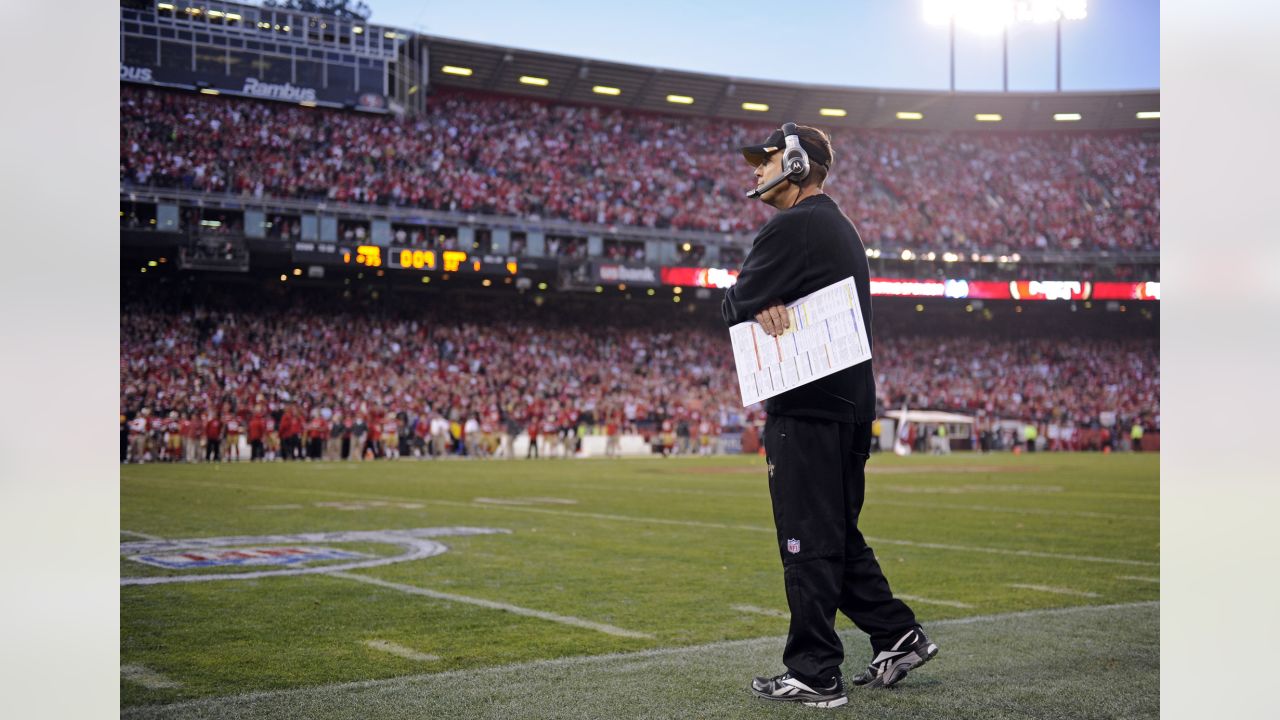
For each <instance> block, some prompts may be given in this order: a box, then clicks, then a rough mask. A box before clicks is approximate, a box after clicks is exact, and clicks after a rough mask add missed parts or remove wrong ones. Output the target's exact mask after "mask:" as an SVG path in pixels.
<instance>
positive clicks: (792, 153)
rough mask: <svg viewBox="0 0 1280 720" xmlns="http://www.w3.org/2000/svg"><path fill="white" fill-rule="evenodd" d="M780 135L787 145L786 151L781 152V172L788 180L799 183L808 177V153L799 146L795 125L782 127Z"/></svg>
mask: <svg viewBox="0 0 1280 720" xmlns="http://www.w3.org/2000/svg"><path fill="white" fill-rule="evenodd" d="M782 134H783V137H784V139H785V142H786V144H787V149H786V150H784V151H782V171H783V172H784V173H786V175H787V179H788V180H790V181H792V182H800V181H801V180H804V179H805V178H807V177H809V153H807V152H805V151H804V148H803V147H801V146H800V136H799V135H798V134H797V133H796V124H795V123H786V124H785V125H783V126H782Z"/></svg>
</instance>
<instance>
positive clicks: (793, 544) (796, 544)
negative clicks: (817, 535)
mask: <svg viewBox="0 0 1280 720" xmlns="http://www.w3.org/2000/svg"><path fill="white" fill-rule="evenodd" d="M787 552H789V553H791V554H792V555H795V554H796V553H798V552H800V541H799V540H797V539H795V538H791V539H790V540H788V541H787Z"/></svg>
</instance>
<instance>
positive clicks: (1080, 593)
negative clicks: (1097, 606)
mask: <svg viewBox="0 0 1280 720" xmlns="http://www.w3.org/2000/svg"><path fill="white" fill-rule="evenodd" d="M1007 584H1008V586H1009V587H1011V588H1022V589H1023V590H1035V591H1037V592H1047V593H1053V594H1055V595H1074V596H1076V597H1090V598H1096V597H1102V596H1101V595H1099V594H1098V593H1096V592H1089V591H1088V590H1073V589H1071V588H1060V587H1052V586H1050V585H1031V584H1028V583H1007Z"/></svg>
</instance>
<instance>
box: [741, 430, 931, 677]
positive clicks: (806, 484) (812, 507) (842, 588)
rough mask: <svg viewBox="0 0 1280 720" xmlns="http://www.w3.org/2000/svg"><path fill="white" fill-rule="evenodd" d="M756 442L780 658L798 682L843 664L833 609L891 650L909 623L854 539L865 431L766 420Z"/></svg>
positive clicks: (867, 446) (866, 450)
mask: <svg viewBox="0 0 1280 720" xmlns="http://www.w3.org/2000/svg"><path fill="white" fill-rule="evenodd" d="M764 435H765V451H766V452H767V453H768V455H767V462H768V463H769V497H770V498H771V499H772V501H773V519H774V524H775V525H776V527H777V530H778V550H779V553H780V554H781V555H782V570H783V581H784V584H785V586H786V592H787V605H788V606H789V607H790V609H791V628H790V630H789V632H788V633H787V644H786V648H785V649H784V650H783V653H782V660H783V663H784V664H785V665H786V666H787V668H788V669H789V670H791V672H792V673H793V674H795V675H796V676H798V677H799V678H801V679H804V680H812V681H821V680H825V679H826V678H828V677H830V676H831V675H832V674H833V673H834V672H835V671H837V670H838V669H839V667H840V665H841V663H842V662H843V661H844V648H843V646H842V645H841V643H840V638H839V636H837V635H836V631H835V619H836V610H839V611H840V612H843V613H844V614H845V615H846V616H848V617H849V619H850V620H852V621H853V624H854V625H857V626H858V629H860V630H862V631H863V632H865V633H867V634H868V635H870V636H871V645H872V648H873V649H878V648H882V647H885V646H886V645H889V644H891V643H892V642H893V641H894V640H896V639H897V637H898V636H899V635H901V633H902V632H904V631H906V630H907V629H909V628H912V627H914V626H915V625H916V618H915V614H914V613H912V611H911V608H909V607H907V605H906V603H904V602H902V601H901V600H898V599H896V598H894V597H893V592H892V591H891V590H890V589H889V582H888V581H887V580H886V579H885V577H884V573H883V572H881V570H880V564H879V563H878V562H877V561H876V556H875V553H873V552H872V551H871V548H870V547H867V543H866V540H864V539H863V537H862V533H861V532H859V531H858V515H859V513H860V512H861V511H862V502H863V498H864V494H865V489H866V475H865V474H864V471H865V468H866V462H867V459H868V458H869V457H870V450H871V424H870V423H857V424H853V423H841V422H831V421H826V420H819V419H815V418H798V417H786V416H781V415H770V416H769V417H768V419H767V420H766V421H765V428H764Z"/></svg>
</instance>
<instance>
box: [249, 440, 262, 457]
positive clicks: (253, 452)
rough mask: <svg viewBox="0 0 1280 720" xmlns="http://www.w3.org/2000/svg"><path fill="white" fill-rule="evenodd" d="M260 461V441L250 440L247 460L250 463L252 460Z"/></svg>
mask: <svg viewBox="0 0 1280 720" xmlns="http://www.w3.org/2000/svg"><path fill="white" fill-rule="evenodd" d="M261 459H262V441H261V440H250V441H249V460H251V461H252V460H261Z"/></svg>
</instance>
